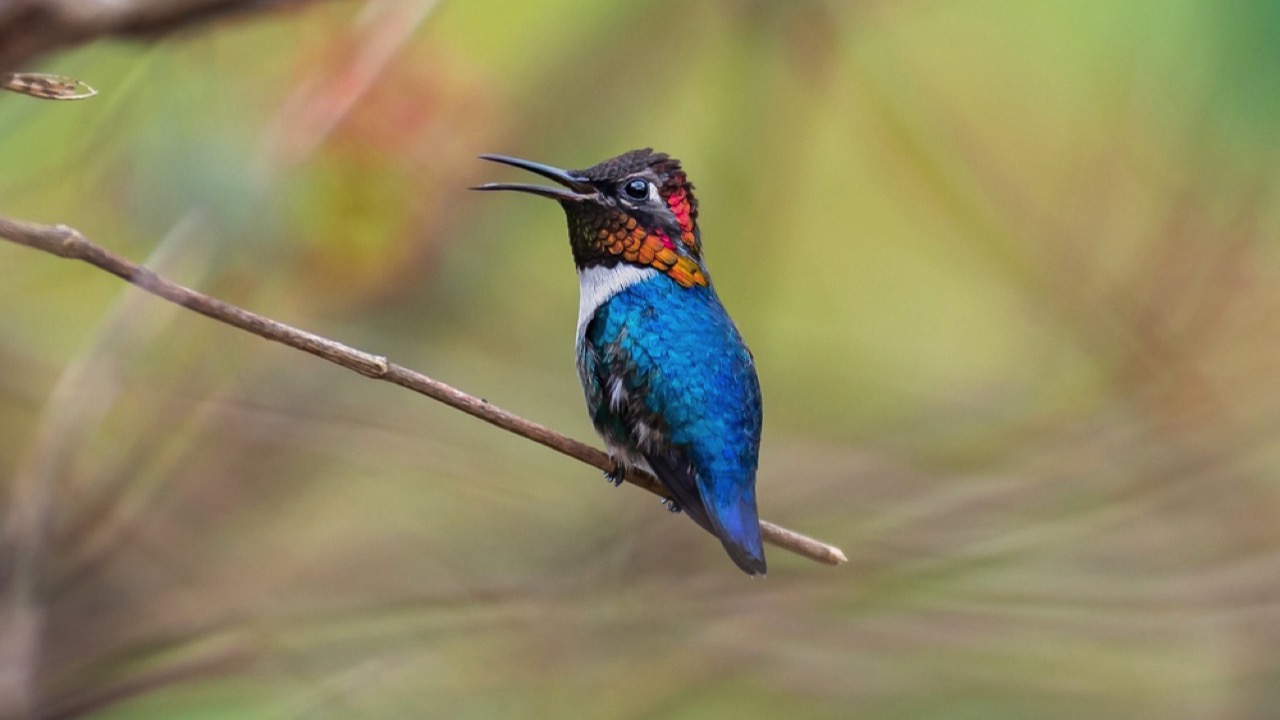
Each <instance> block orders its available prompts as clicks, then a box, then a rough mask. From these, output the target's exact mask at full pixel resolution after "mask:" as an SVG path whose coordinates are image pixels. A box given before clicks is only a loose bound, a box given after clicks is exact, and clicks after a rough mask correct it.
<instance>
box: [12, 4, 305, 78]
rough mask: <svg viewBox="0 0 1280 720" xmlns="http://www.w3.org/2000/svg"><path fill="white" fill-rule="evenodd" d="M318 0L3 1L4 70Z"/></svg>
mask: <svg viewBox="0 0 1280 720" xmlns="http://www.w3.org/2000/svg"><path fill="white" fill-rule="evenodd" d="M312 2H315V0H8V1H7V2H0V70H15V69H17V67H18V66H21V65H26V64H28V63H30V61H31V60H32V59H33V58H35V57H37V56H39V55H42V54H44V53H47V52H50V51H53V50H57V49H60V48H64V47H68V46H74V45H80V44H83V43H85V42H88V41H90V40H94V39H97V38H103V37H133V38H136V37H155V36H160V35H167V34H169V33H172V32H175V31H177V30H182V29H186V28H191V27H195V26H198V25H200V24H203V23H206V22H208V21H210V20H213V19H216V18H220V17H224V16H231V15H239V14H245V13H250V12H255V11H263V10H277V9H282V8H290V7H299V6H302V5H306V4H309V3H312Z"/></svg>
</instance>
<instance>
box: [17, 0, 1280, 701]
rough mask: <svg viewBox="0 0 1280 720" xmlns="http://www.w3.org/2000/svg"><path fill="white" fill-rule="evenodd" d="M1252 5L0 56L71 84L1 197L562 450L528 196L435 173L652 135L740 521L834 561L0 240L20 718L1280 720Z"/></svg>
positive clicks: (918, 10)
mask: <svg viewBox="0 0 1280 720" xmlns="http://www.w3.org/2000/svg"><path fill="white" fill-rule="evenodd" d="M1277 8H1280V5H1276V4H1275V3H1267V2H1247V1H1238V2H1236V1H1233V2H1227V3H1220V2H1210V1H1209V0H1159V1H1157V0H1139V1H1137V2H1130V3H1113V2H1101V1H1099V0H1085V1H1084V2H1070V3H1067V2H1048V3H1015V2H982V1H972V2H951V3H939V2H875V1H873V0H865V1H863V2H838V1H836V0H827V1H824V0H805V1H803V2H795V3H786V4H783V3H773V2H767V1H765V0H758V1H756V2H731V1H729V0H713V1H711V2H704V3H681V2H673V1H670V0H661V1H655V2H648V3H630V4H616V3H592V2H582V1H574V0H542V1H541V2H538V3H505V2H498V1H497V0H472V1H471V2H465V3H463V2H452V3H450V2H441V3H438V4H437V3H436V2H434V1H433V0H399V1H386V0H384V1H379V0H370V1H368V2H363V3H358V2H349V3H338V4H319V5H316V6H314V7H312V8H310V9H307V10H305V11H295V12H288V13H279V14H262V15H255V16H252V17H248V18H245V19H242V20H238V21H235V22H222V23H217V24H214V25H210V26H206V27H202V28H200V29H198V31H196V32H190V33H187V34H184V35H183V36H181V37H178V38H170V39H167V40H164V41H161V42H156V43H144V44H124V43H96V44H92V45H89V46H87V47H84V48H81V49H76V50H73V51H70V52H66V53H62V54H59V55H56V56H54V57H53V58H51V59H50V61H49V62H48V63H47V64H46V65H44V66H42V67H32V68H23V69H26V70H43V71H47V72H59V73H66V74H69V75H73V76H75V77H77V78H80V79H83V80H85V81H86V82H88V83H89V84H91V85H93V86H94V87H96V88H97V89H98V91H99V93H100V94H99V96H98V97H96V98H94V99H92V100H88V101H84V102H79V103H50V102H41V101H38V100H33V99H29V98H23V97H21V96H18V95H12V94H6V95H4V96H2V97H0V167H2V168H3V173H0V213H2V214H4V215H7V216H11V217H16V218H21V219H25V220H30V221H36V222H46V223H67V224H69V225H72V226H74V227H77V228H79V229H80V230H82V231H84V232H85V233H86V234H87V235H88V236H89V237H91V238H92V239H94V240H95V241H97V242H99V243H101V244H103V245H105V246H106V247H108V248H110V249H112V250H113V251H115V252H118V253H120V254H122V255H125V256H127V257H130V258H132V259H135V260H138V261H140V262H145V263H147V264H148V265H150V266H152V267H153V268H156V269H157V270H159V271H160V272H162V273H164V274H165V275H167V276H169V277H171V278H173V279H175V280H177V281H179V282H182V283H185V284H188V285H191V286H193V287H196V288H199V289H201V290H202V291H204V292H207V293H209V294H212V295H214V296H216V297H219V298H222V299H225V300H227V301H229V302H232V303H236V304H239V305H241V306H244V307H246V308H249V309H252V310H254V311H257V312H260V313H263V314H266V315H268V316H270V317H273V318H276V319H279V320H281V321H284V322H288V323H291V324H294V325H297V326H300V327H302V328H305V329H308V330H311V331H314V332H317V333H320V334H322V335H325V336H328V337H332V338H335V339H337V340H340V341H343V342H346V343H348V344H351V345H354V346H356V347H359V348H361V349H364V350H367V351H370V352H374V353H379V354H386V355H388V356H390V358H391V359H392V360H393V361H396V362H399V363H402V364H404V365H407V366H409V367H412V368H415V369H418V370H421V371H423V372H425V373H426V374H428V375H431V376H432V377H435V378H438V379H441V380H444V381H446V382H449V383H451V384H454V385H456V386H457V387H459V388H461V389H463V390H465V391H468V392H471V393H473V394H475V395H478V396H482V397H484V398H486V399H488V400H489V401H490V402H493V403H495V404H497V405H499V406H501V407H504V408H507V409H509V410H512V411H514V412H516V413H518V414H521V415H523V416H525V417H527V418H530V419H532V420H536V421H539V422H543V423H546V424H548V425H550V426H551V427H554V428H556V429H558V430H561V431H563V432H565V433H567V434H570V435H572V436H575V437H578V438H582V439H591V440H594V436H593V433H592V431H591V428H590V425H589V423H588V420H587V416H586V412H585V410H584V407H583V402H582V398H581V392H580V389H579V387H578V382H577V379H576V376H575V372H574V366H573V348H572V345H573V328H574V323H575V320H576V313H577V293H578V288H577V282H576V279H575V277H574V273H573V266H572V262H571V260H570V256H569V250H568V247H567V242H566V239H565V233H564V221H563V219H562V216H561V213H560V212H559V210H558V209H557V208H555V207H554V206H552V205H550V204H548V203H546V202H544V201H540V200H536V199H531V198H526V197H523V196H514V195H513V196H509V197H508V196H502V197H499V196H492V195H481V194H479V193H471V192H468V191H467V189H466V188H467V187H468V186H469V185H473V184H476V183H479V182H484V181H490V180H504V179H513V178H515V176H516V175H518V173H516V172H515V171H512V170H508V169H504V168H500V167H497V166H493V165H490V164H487V163H483V162H480V161H478V160H476V155H478V154H480V153H483V152H499V153H505V154H511V155H517V156H521V157H527V158H531V159H534V160H539V161H543V162H548V163H552V164H557V165H562V166H568V167H585V166H587V165H591V164H593V163H595V162H597V161H599V160H602V159H604V158H606V157H609V156H611V155H614V154H617V153H619V152H622V151H624V150H628V149H631V148H635V147H644V146H653V147H655V148H657V149H659V150H663V151H666V152H669V153H671V154H673V155H674V156H676V157H679V158H680V159H682V160H683V161H684V164H685V167H686V169H687V170H688V172H689V174H690V177H691V179H692V180H693V181H694V182H695V184H696V185H697V187H698V196H699V199H700V201H701V209H702V214H701V226H702V231H703V239H704V243H705V245H706V254H707V257H708V260H709V264H710V267H711V270H712V273H713V275H714V277H715V280H716V284H717V287H718V289H719V291H720V294H721V296H722V298H723V300H724V302H725V304H726V305H727V306H728V308H729V309H730V311H731V312H732V314H733V316H734V318H735V319H736V321H737V323H738V325H739V327H740V328H741V330H742V331H743V333H744V335H745V336H746V338H747V340H748V342H749V343H750V345H751V347H752V349H753V351H754V353H755V357H756V360H757V363H758V367H759V371H760V378H761V382H762V385H763V389H764V393H765V439H764V447H763V451H762V459H761V472H760V479H759V492H760V503H761V511H762V515H763V516H764V517H766V518H767V519H770V520H772V521H774V522H778V523H780V524H783V525H786V526H788V527H792V528H795V529H797V530H800V531H802V532H806V533H810V534H813V535H815V536H817V537H820V538H822V539H824V540H827V541H830V542H832V543H834V544H836V545H839V546H841V547H842V548H843V549H844V550H845V552H846V554H847V555H848V556H849V558H850V562H849V563H848V564H847V565H845V566H842V567H839V568H830V567H825V566H821V565H818V564H815V563H813V562H811V561H807V560H804V559H801V558H798V557H795V556H792V555H789V554H787V553H784V552H782V551H780V550H777V549H773V550H772V551H771V552H770V555H769V561H770V573H769V577H768V578H767V579H765V580H756V581H749V580H748V579H747V578H746V577H745V576H743V575H742V574H741V573H740V572H738V571H737V570H736V569H735V568H734V567H733V565H732V564H731V563H730V562H729V561H728V559H727V558H726V557H725V556H724V554H723V551H722V549H721V548H720V546H719V543H717V542H715V541H714V540H713V539H712V538H710V537H709V536H708V535H706V534H705V533H703V532H701V531H700V530H698V529H697V528H696V527H695V526H694V525H693V524H692V523H690V522H688V521H687V520H686V519H684V518H681V517H678V516H672V515H669V514H668V513H666V512H665V511H664V510H663V509H662V508H661V506H660V505H659V504H658V503H657V502H656V501H654V500H653V498H652V497H651V496H649V495H647V494H645V493H642V492H640V491H637V490H636V489H635V488H630V487H624V488H623V489H620V490H613V489H611V488H610V487H609V486H608V485H607V484H606V483H604V482H603V481H602V480H601V478H600V475H599V473H598V472H597V471H595V470H593V469H590V468H587V467H585V466H583V465H581V464H578V463H576V462H574V461H571V460H568V459H566V458H563V457H561V456H559V455H557V454H555V453H553V452H551V451H549V450H546V449H544V448H542V447H540V446H537V445H534V444H533V443H530V442H528V441H526V440H523V439H521V438H518V437H515V436H513V435H510V434H507V433H504V432H502V431H499V430H496V429H494V428H492V427H489V426H488V425H485V424H483V423H481V422H479V421H476V420H474V419H471V418H468V417H466V416H464V415H462V414H460V413H458V412H455V411H451V410H449V409H447V408H444V407H442V406H440V405H437V404H435V403H433V402H431V401H429V400H427V399H425V398H423V397H420V396H417V395H414V394H412V393H410V392H407V391H404V390H401V389H398V388H395V387H392V386H389V385H386V384H383V383H377V382H372V381H369V380H366V379H364V378H362V377H360V376H358V375H356V374H353V373H351V372H347V371H344V370H341V369H339V368H337V367H335V366H332V365H329V364H327V363H324V362H321V361H319V360H316V359H314V358H311V357H309V356H306V355H303V354H300V353H298V352H295V351H292V350H288V349H285V348H283V347H281V346H278V345H275V344H272V343H268V342H265V341H263V340H260V339H258V338H255V337H252V336H249V335H246V334H244V333H242V332H238V331H234V330H231V329H229V328H227V327H225V326H222V325H219V324H216V323H214V322H212V321H209V320H207V319H204V318H202V317H199V316H197V315H195V314H193V313H190V312H187V311H184V310H180V309H176V308H174V307H172V306H169V305H167V304H165V303H163V302H161V301H159V300H156V299H154V298H151V297H149V296H145V295H142V294H140V293H139V292H137V291H134V290H131V289H130V288H128V287H127V286H126V285H124V284H123V283H121V282H120V281H118V280H117V279H115V278H113V277H110V276H108V275H106V274H104V273H102V272H100V271H96V270H94V269H91V268H89V267H87V266H85V265H82V264H77V263H71V262H65V261H60V260H58V259H56V258H53V257H51V256H48V255H44V254H41V253H38V252H35V251H32V250H28V249H25V248H21V247H18V246H15V245H12V244H9V243H0V478H3V480H0V482H3V483H4V484H3V485H0V488H3V489H4V490H5V492H4V494H3V495H0V497H3V498H4V500H3V502H4V503H5V505H4V506H3V507H0V510H6V511H8V512H7V513H6V514H4V515H0V516H4V517H12V516H13V508H14V500H13V498H15V497H24V493H26V494H27V495H26V496H31V495H32V494H34V496H35V497H36V498H37V500H38V499H39V498H40V496H41V493H42V492H46V493H47V497H45V498H44V501H43V502H44V503H45V509H47V511H48V513H49V516H50V520H51V525H50V527H51V533H50V537H49V543H48V546H47V548H46V549H45V553H44V555H43V558H42V564H41V567H40V572H41V578H42V583H43V584H42V592H41V597H40V603H41V605H40V608H41V612H42V613H43V615H42V617H43V622H44V625H43V634H42V636H41V637H42V639H41V643H40V645H41V652H40V653H39V656H38V659H37V660H35V661H33V662H35V664H36V667H35V668H34V671H35V673H36V682H37V683H38V686H39V688H40V694H41V695H42V696H43V698H44V700H43V708H44V710H43V713H44V714H43V715H42V716H47V717H82V716H92V717H97V718H172V717H183V718H186V717H196V718H289V717H335V718H348V717H350V718H400V717H449V718H489V717H521V718H523V717H527V718H543V717H592V718H610V719H619V720H621V719H630V718H714V717H754V716H760V717H771V716H786V717H794V718H849V717H868V718H910V719H917V718H919V719H925V718H948V719H954V718H984V719H988V718H1031V717H1034V718H1079V717H1108V718H1120V717H1132V718H1150V717H1160V718H1259V719H1265V718H1275V717H1280V606H1278V605H1277V603H1276V599H1277V596H1278V594H1280V523H1277V521H1276V519H1277V516H1278V515H1280V479H1278V478H1277V470H1276V469H1277V462H1278V461H1280V439H1278V438H1277V430H1278V429H1280V312H1278V311H1280V246H1278V245H1277V240H1276V236H1277V230H1280V164H1277V160H1278V159H1280V158H1278V157H1277V155H1278V153H1277V148H1280V143H1277V130H1276V128H1277V127H1280V125H1278V121H1280V83H1277V82H1276V77H1277V71H1278V70H1280V9H1277ZM521 179H523V178H521ZM33 488H34V489H35V490H33ZM10 660H12V658H10Z"/></svg>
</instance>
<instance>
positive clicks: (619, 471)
mask: <svg viewBox="0 0 1280 720" xmlns="http://www.w3.org/2000/svg"><path fill="white" fill-rule="evenodd" d="M626 478H627V468H626V467H625V466H623V464H622V463H620V462H618V461H617V460H614V461H613V469H612V470H605V471H604V479H605V480H608V481H609V483H610V484H611V485H613V486H614V487H618V486H619V485H621V484H622V481H623V480H625V479H626Z"/></svg>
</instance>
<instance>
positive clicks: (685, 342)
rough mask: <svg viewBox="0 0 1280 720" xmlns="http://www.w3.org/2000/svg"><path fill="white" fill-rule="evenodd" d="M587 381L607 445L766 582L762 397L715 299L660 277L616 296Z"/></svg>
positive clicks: (597, 322)
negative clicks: (649, 474)
mask: <svg viewBox="0 0 1280 720" xmlns="http://www.w3.org/2000/svg"><path fill="white" fill-rule="evenodd" d="M579 373H580V375H581V379H582V382H583V388H584V390H585V393H586V396H587V405H588V409H589V410H590V412H591V419H592V422H593V423H594V424H595V426H596V430H597V431H598V432H599V433H600V434H601V436H602V437H603V438H604V439H605V441H606V443H608V444H609V445H611V446H613V447H614V448H618V449H621V450H622V451H623V453H624V454H625V455H627V456H629V457H628V458H627V459H630V460H632V461H633V462H634V461H635V460H636V459H643V460H644V461H645V462H646V463H647V464H648V465H649V467H650V468H651V469H652V470H653V472H654V474H655V475H656V476H657V477H658V479H659V480H660V481H662V483H663V485H665V486H666V487H667V489H668V490H669V491H670V492H671V495H672V497H673V498H674V499H675V500H676V502H677V503H678V504H679V505H680V507H681V508H682V509H683V510H684V511H685V512H686V513H687V514H688V515H689V517H690V518H691V519H693V521H694V522H696V523H698V524H699V525H701V526H702V527H703V528H705V529H706V530H707V531H708V532H710V533H712V534H713V535H716V536H717V537H719V538H720V540H721V542H722V543H723V544H724V546H725V549H726V550H727V551H728V552H729V555H730V557H732V558H733V560H734V561H735V562H736V563H737V564H738V565H739V567H741V568H742V569H743V570H745V571H746V572H748V573H752V574H754V573H763V572H764V571H765V560H764V550H763V547H762V545H761V538H760V526H759V520H758V517H757V513H756V499H755V474H756V465H757V460H758V455H759V447H760V427H761V409H760V407H761V405H760V387H759V383H758V381H757V379H756V373H755V366H754V363H753V361H752V359H751V354H750V353H749V352H748V351H747V348H746V346H745V345H744V344H743V342H742V339H741V337H740V336H739V335H738V331H737V329H736V328H735V327H734V325H733V322H732V320H730V319H729V316H728V315H727V314H726V313H725V311H724V308H723V307H722V306H721V305H720V301H719V299H718V298H717V297H716V296H715V293H714V291H713V290H712V289H711V288H692V289H686V288H682V287H680V286H678V285H676V284H675V283H674V282H672V281H671V280H669V279H668V278H666V277H664V276H658V277H655V278H653V279H650V280H647V281H645V282H642V283H638V284H636V285H633V286H631V287H629V288H627V289H625V290H623V291H622V292H620V293H618V294H617V295H615V296H614V297H613V298H611V299H610V300H609V301H608V302H606V303H604V304H603V305H601V307H600V308H598V309H597V310H596V313H595V315H594V316H593V317H592V318H591V320H590V321H589V322H588V324H587V327H586V329H585V331H584V335H583V338H582V341H581V346H580V347H579Z"/></svg>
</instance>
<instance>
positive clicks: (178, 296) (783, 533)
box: [0, 218, 846, 565]
mask: <svg viewBox="0 0 1280 720" xmlns="http://www.w3.org/2000/svg"><path fill="white" fill-rule="evenodd" d="M0 237H3V238H5V239H7V240H10V241H12V242H15V243H18V244H19V245H25V246H27V247H30V248H35V249H37V250H43V251H45V252H48V253H52V254H54V255H57V256H59V257H64V258H69V259H73V260H82V261H84V262H86V263H89V264H90V265H93V266H94V267H97V268H99V269H102V270H105V271H107V272H109V273H111V274H112V275H115V276H117V277H120V278H122V279H124V280H125V281H127V282H129V283H132V284H133V285H136V286H138V287H140V288H142V289H143V290H145V291H147V292H149V293H151V294H152V295H156V296H157V297H161V298H164V299H165V300H168V301H169V302H172V303H176V304H178V305H181V306H183V307H185V308H188V309H190V310H194V311H196V312H198V313H200V314H201V315H205V316H207V317H210V318H213V319H214V320H217V321H219V322H222V323H225V324H227V325H231V326H232V327H236V328H239V329H241V330H245V331H247V332H251V333H253V334H254V335H257V336H259V337H263V338H266V339H267V340H274V341H275V342H278V343H282V344H285V345H288V346H289V347H292V348H295V349H297V350H302V351H304V352H308V353H311V354H312V355H315V356H317V357H321V358H324V359H325V360H328V361H329V362H332V363H335V364H337V365H341V366H342V367H345V368H347V369H348V370H354V371H355V372H358V373H360V374H361V375H364V376H366V377H370V378H374V379H375V380H385V381H386V382H390V383H394V384H396V385H399V386H401V387H404V388H408V389H410V390H413V391H415V392H417V393H420V394H422V395H426V396H427V397H429V398H431V399H433V400H436V401H439V402H442V403H444V404H445V405H448V406H449V407H452V408H454V409H456V410H461V411H462V412H465V413H467V414H468V415H471V416H472V417H476V418H479V419H481V420H484V421H485V422H487V423H490V424H491V425H496V426H498V427H500V428H502V429H503V430H506V431H508V432H511V433H515V434H516V435H519V436H521V437H524V438H528V439H529V440H532V441H534V442H536V443H539V444H540V445H544V446H546V447H549V448H551V449H552V450H555V451H557V452H560V453H562V454H564V455H568V456H569V457H571V458H574V459H576V460H579V461H581V462H583V463H585V464H587V465H591V466H592V467H595V468H598V469H600V470H609V469H611V468H612V467H613V462H612V461H611V460H610V459H609V456H608V455H607V454H606V453H605V452H604V451H602V450H599V449H597V448H594V447H592V446H590V445H587V444H586V443H583V442H580V441H578V440H574V439H573V438H570V437H566V436H564V435H561V434H560V433H558V432H555V431H554V430H551V429H550V428H547V427H545V426H543V425H539V424H538V423H535V422H531V421H529V420H525V419H524V418H522V417H520V416H518V415H515V414H513V413H510V412H507V411H506V410H503V409H501V408H498V407H495V406H494V405H491V404H489V403H488V402H486V401H484V400H481V399H480V398H477V397H474V396H471V395H468V394H466V393H464V392H462V391H461V390H458V389H456V388H454V387H452V386H450V385H446V384H445V383H442V382H440V381H438V380H433V379H431V378H429V377H427V376H426V375H423V374H421V373H417V372H414V371H413V370H409V369H408V368H404V367H401V366H399V365H396V364H394V363H391V362H389V361H388V360H387V359H386V358H385V357H381V356H378V355H372V354H370V353H366V352H363V351H360V350H356V349H355V348H352V347H348V346H346V345H343V344H342V343H339V342H335V341H333V340H329V339H328V338H324V337H320V336H319V335H315V334H312V333H309V332H306V331H304V330H299V329H297V328H294V327H291V326H289V325H285V324H284V323H280V322H277V321H275V320H272V319H270V318H267V317H263V316H262V315H258V314H256V313H252V312H249V311H248V310H244V309H242V308H238V307H236V306H234V305H230V304H228V303H225V302H222V301H221V300H217V299H215V298H212V297H209V296H208V295H204V294H202V293H199V292H196V291H195V290H191V289H190V288H187V287H183V286H182V285H179V284H177V283H174V282H171V281H169V280H166V279H165V278H163V277H160V276H159V275H157V274H156V273H154V272H153V271H151V270H150V269H148V268H146V267H144V266H142V265H138V264H137V263H134V262H132V261H130V260H126V259H125V258H122V257H120V256H119V255H116V254H114V253H112V252H110V251H109V250H107V249H105V248H103V247H101V246H99V245H96V244H94V243H92V242H90V241H89V240H88V239H87V238H86V237H85V236H84V235H82V234H81V233H80V232H79V231H78V230H75V229H73V228H69V227H67V226H65V225H55V226H49V225H37V224H34V223H27V222H21V221H17V220H10V219H6V218H0ZM627 482H630V483H631V484H633V485H636V486H637V487H640V488H643V489H645V490H648V491H649V492H651V493H653V494H655V495H658V496H660V497H667V494H666V491H665V490H664V489H663V487H662V485H661V484H660V483H659V482H658V481H657V480H656V479H655V478H653V477H652V476H650V475H648V474H645V473H641V472H635V471H633V472H631V473H629V474H628V475H627ZM760 527H761V529H762V530H763V532H764V539H765V541H766V542H769V543H771V544H773V545H776V546H778V547H780V548H783V549H785V550H789V551H791V552H793V553H796V554H797V555H802V556H804V557H807V558H810V559H813V560H817V561H818V562H822V563H826V564H828V565H838V564H840V563H842V562H846V558H845V555H844V553H843V552H842V551H841V550H840V548H837V547H835V546H833V545H828V544H826V543H824V542H821V541H818V540H815V539H813V538H811V537H808V536H805V535H802V534H800V533H798V532H795V531H794V530H788V529H786V528H783V527H780V526H778V525H774V524H773V523H769V522H765V521H763V520H762V521H761V522H760Z"/></svg>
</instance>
